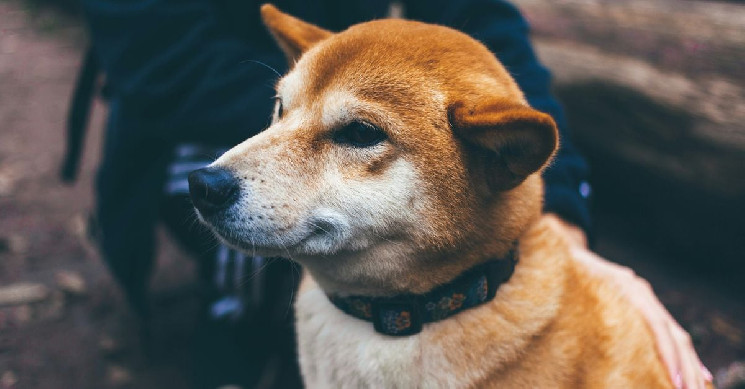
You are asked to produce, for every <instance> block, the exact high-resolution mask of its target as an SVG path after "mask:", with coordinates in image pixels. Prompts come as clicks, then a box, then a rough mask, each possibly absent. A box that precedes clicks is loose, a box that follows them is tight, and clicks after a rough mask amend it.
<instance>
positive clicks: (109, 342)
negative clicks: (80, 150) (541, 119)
mask: <svg viewBox="0 0 745 389" xmlns="http://www.w3.org/2000/svg"><path fill="white" fill-rule="evenodd" d="M514 2H515V3H516V4H517V5H518V6H519V7H520V8H521V9H522V10H523V12H524V14H525V16H526V17H527V18H528V20H529V22H530V23H531V25H532V28H533V37H534V42H535V44H536V48H537V50H538V53H539V56H540V58H541V59H542V61H543V62H544V63H545V64H546V65H548V67H549V68H550V69H551V70H552V71H553V73H554V76H555V87H556V94H557V95H558V96H559V97H560V99H561V101H562V103H563V104H564V106H565V108H566V110H567V113H568V116H569V119H570V126H571V128H572V131H573V132H574V139H575V142H576V144H577V145H578V146H579V147H580V148H581V150H582V152H583V153H584V154H585V155H586V156H587V157H588V159H589V161H590V164H591V166H592V184H593V190H594V193H593V196H594V204H593V208H594V209H593V210H594V218H595V227H596V237H595V238H596V241H595V248H596V250H597V251H598V252H599V253H600V254H601V255H603V256H604V257H606V258H609V259H611V260H614V261H616V262H619V263H621V264H624V265H627V266H630V267H632V268H633V269H634V270H635V271H636V272H637V273H639V274H640V275H642V276H643V277H645V278H647V279H648V280H649V281H650V282H651V284H652V286H653V287H654V289H655V291H656V292H657V294H658V296H659V297H660V299H661V300H662V302H663V303H664V304H665V305H666V307H667V308H668V309H669V310H670V312H671V313H672V314H673V315H674V316H675V318H676V319H677V320H678V321H679V322H680V323H681V324H682V325H683V326H684V327H685V329H686V330H688V331H689V332H690V333H691V336H692V337H693V341H694V344H695V346H696V349H697V350H698V352H699V354H700V356H701V358H702V359H703V361H704V363H705V364H706V365H707V366H708V367H709V368H710V370H712V372H713V373H714V374H715V376H717V379H718V380H719V384H720V387H726V388H743V387H745V227H743V222H742V220H745V124H744V123H745V2H742V1H730V2H718V1H704V0H699V1H695V0H690V1H687V0H623V1H618V0H562V1H557V0H515V1H514ZM86 44H87V38H86V33H85V29H84V26H83V22H82V20H81V18H80V15H79V10H78V8H77V6H76V2H75V0H56V1H55V0H46V1H42V0H33V1H32V0H27V1H22V0H0V388H3V389H4V388H125V387H133V388H176V387H188V378H189V377H190V375H189V374H188V369H189V368H190V365H189V351H190V350H191V347H192V345H191V342H192V340H191V339H192V337H191V334H192V333H193V331H194V328H193V323H192V321H191V320H189V319H190V318H193V317H194V316H195V312H196V310H197V304H198V297H197V294H198V293H197V287H196V277H195V275H194V272H195V269H194V268H193V263H192V262H191V261H189V260H187V259H186V254H185V253H183V252H180V251H179V250H178V249H177V248H176V247H175V245H174V244H172V243H171V242H170V241H169V239H168V237H167V236H166V235H165V234H161V235H162V237H161V238H162V239H161V241H162V242H163V244H161V245H160V247H159V261H158V270H157V272H156V275H155V279H154V280H153V283H152V288H153V293H154V305H155V307H156V309H155V312H156V314H155V315H154V318H153V320H154V325H153V333H152V334H151V340H150V341H149V342H147V344H146V347H144V346H143V343H142V342H141V341H140V337H139V329H138V328H137V321H136V320H135V319H134V318H133V317H132V316H131V313H129V311H128V309H127V306H126V304H125V302H124V300H123V298H122V296H121V294H120V292H119V291H118V289H117V287H116V286H115V285H114V283H113V281H112V280H111V278H110V276H109V275H108V272H107V271H106V269H105V267H104V265H103V263H102V262H101V261H100V259H99V258H98V255H97V253H96V251H95V249H94V248H93V246H92V245H91V243H89V240H88V238H87V237H86V220H87V217H88V213H89V211H90V209H91V208H92V189H91V185H92V182H93V181H92V180H93V174H94V171H95V167H96V165H97V161H98V158H99V149H100V147H99V146H100V141H101V130H102V127H103V119H104V118H105V116H106V115H105V110H106V107H105V105H104V104H103V103H100V102H97V103H96V104H95V106H94V110H93V117H92V121H91V126H90V134H89V136H88V138H87V141H86V148H85V156H84V158H83V161H84V165H83V167H82V173H81V177H80V179H79V180H78V182H77V183H76V184H75V186H65V185H63V184H61V183H60V181H59V178H58V169H59V163H60V161H61V158H62V154H63V149H64V136H65V134H64V128H65V120H66V113H67V109H68V104H69V99H70V95H71V93H72V90H73V85H74V83H75V77H76V74H77V72H78V69H79V66H80V63H81V57H82V55H83V51H84V49H85V47H86ZM185 318H188V319H185Z"/></svg>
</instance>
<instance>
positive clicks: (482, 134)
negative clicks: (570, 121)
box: [449, 99, 559, 192]
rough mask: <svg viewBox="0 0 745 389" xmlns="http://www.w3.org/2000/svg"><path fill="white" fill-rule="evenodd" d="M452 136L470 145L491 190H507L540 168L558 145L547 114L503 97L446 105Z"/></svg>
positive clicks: (553, 125) (553, 124) (554, 124)
mask: <svg viewBox="0 0 745 389" xmlns="http://www.w3.org/2000/svg"><path fill="white" fill-rule="evenodd" d="M449 113H450V122H451V124H452V126H453V131H454V132H455V134H456V135H458V136H460V137H461V138H463V139H465V140H466V143H467V144H469V145H470V146H472V147H473V149H472V150H474V152H475V155H473V158H475V161H476V164H477V165H478V166H477V168H478V169H483V172H484V174H485V176H486V177H485V179H486V183H487V185H488V186H489V189H491V190H492V191H495V192H496V191H504V190H509V189H512V188H514V187H516V186H517V185H519V184H520V183H521V182H523V180H525V178H527V177H528V176H529V175H530V174H533V173H535V172H537V171H539V170H540V169H542V168H543V167H544V166H545V165H546V164H547V163H548V162H549V160H550V159H551V157H552V156H553V154H554V153H555V152H556V150H557V149H558V146H559V141H558V139H559V133H558V130H557V128H556V123H555V122H554V120H553V119H552V118H551V116H549V115H547V114H545V113H542V112H539V111H536V110H534V109H532V108H530V107H527V106H523V105H518V104H515V103H512V102H508V101H504V100H499V99H497V100H492V101H485V102H482V103H477V104H475V105H470V106H469V105H467V104H465V103H463V102H457V103H455V104H452V105H451V106H450V111H449Z"/></svg>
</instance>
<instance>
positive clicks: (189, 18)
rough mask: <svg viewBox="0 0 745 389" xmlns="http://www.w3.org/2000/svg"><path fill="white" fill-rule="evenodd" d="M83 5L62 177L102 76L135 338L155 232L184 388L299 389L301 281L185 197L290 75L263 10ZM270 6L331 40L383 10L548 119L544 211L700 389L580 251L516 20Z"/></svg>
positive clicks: (114, 242) (113, 253) (639, 292)
mask: <svg viewBox="0 0 745 389" xmlns="http://www.w3.org/2000/svg"><path fill="white" fill-rule="evenodd" d="M82 3H83V8H84V11H85V15H86V18H87V20H88V23H89V27H90V31H91V38H92V47H93V49H92V51H91V53H90V55H89V56H88V61H87V65H88V66H86V67H85V68H84V69H83V76H82V78H81V83H80V88H79V89H78V93H77V95H76V99H75V100H76V105H75V106H74V107H73V121H72V122H71V125H72V127H74V128H77V130H74V131H72V132H71V134H72V135H71V139H72V141H71V146H72V147H70V149H69V152H70V155H68V164H67V167H66V174H67V176H68V178H69V177H71V176H74V171H71V170H74V169H75V167H76V165H77V162H76V161H77V158H78V156H77V155H76V154H79V152H80V144H79V143H80V138H81V136H80V132H81V127H82V126H84V120H82V121H81V120H80V113H81V111H85V108H84V107H83V105H84V104H82V100H85V97H86V96H87V95H88V96H89V94H88V93H87V92H89V91H90V88H91V87H92V85H93V82H92V81H91V80H93V79H94V77H93V76H92V74H95V67H96V66H97V65H98V66H100V69H101V70H102V71H103V73H104V74H105V76H106V87H105V95H106V97H107V98H108V101H109V117H108V122H107V124H106V135H105V141H104V147H103V156H102V162H101V166H100V169H99V173H98V179H97V185H96V195H97V196H96V199H97V203H96V212H95V215H96V222H97V228H98V231H99V232H100V234H99V235H98V240H99V245H100V248H101V250H102V252H103V256H104V258H105V259H106V262H107V264H108V266H109V268H110V270H111V272H112V273H113V275H114V276H115V278H116V279H117V281H118V282H119V283H120V285H121V286H122V288H123V289H124V291H125V294H126V296H127V298H128V299H129V302H130V303H131V305H132V307H133V309H134V310H135V311H136V312H137V313H138V314H139V315H140V316H141V317H142V318H143V319H144V322H145V325H147V318H148V317H149V316H150V315H151V312H150V304H149V301H148V295H147V291H148V283H149V279H150V275H151V271H152V268H153V255H154V248H155V243H156V242H155V236H154V231H155V225H156V223H157V222H158V221H159V220H162V221H164V222H165V224H166V225H167V226H168V227H169V229H170V230H171V231H172V232H173V235H174V237H175V238H176V240H177V241H179V242H180V243H181V244H182V245H184V246H185V247H187V248H188V249H190V250H191V251H192V252H193V253H194V254H195V256H196V257H197V258H198V264H199V266H198V268H199V274H200V279H201V281H202V284H203V285H204V290H205V293H204V296H205V298H204V305H203V308H202V312H201V314H200V318H199V326H198V330H197V336H196V339H195V345H196V348H195V383H196V386H197V387H205V388H212V387H217V386H220V385H225V384H240V385H244V386H249V387H250V386H253V385H257V383H258V382H261V383H262V384H266V385H268V386H275V387H293V386H294V387H297V386H300V378H299V375H298V374H299V373H298V371H297V366H296V363H297V362H296V357H295V351H294V335H293V333H292V314H291V312H292V310H291V308H290V304H291V298H292V293H293V290H294V288H295V287H296V282H297V281H298V279H299V273H298V272H299V270H298V269H297V267H296V266H295V265H294V264H292V263H290V262H289V261H285V260H274V259H265V258H259V257H250V256H247V255H246V254H244V253H239V252H235V251H233V250H231V249H229V248H228V247H226V246H224V245H221V244H219V242H217V241H216V239H215V238H214V237H212V236H211V234H209V233H208V232H207V231H206V229H205V228H203V227H202V226H201V225H199V224H198V223H196V222H195V216H194V211H193V208H192V206H191V204H190V201H189V200H188V184H187V181H186V177H187V175H188V173H189V172H190V171H192V170H195V169H198V168H201V167H203V166H205V165H207V164H208V163H210V162H211V161H212V160H213V159H214V158H216V157H217V156H219V154H220V153H221V152H223V151H225V150H227V149H228V148H229V147H231V146H232V145H235V144H237V143H239V142H241V141H243V140H245V139H246V138H249V137H251V136H253V135H254V134H256V133H258V132H260V131H261V130H263V129H264V128H265V127H267V126H268V124H269V121H270V113H271V110H272V106H273V104H274V102H273V96H274V88H273V86H274V82H275V81H276V80H277V79H278V78H279V76H280V74H283V73H285V72H286V70H287V65H286V63H285V58H284V56H283V54H282V53H281V52H280V51H279V49H278V48H277V47H276V44H275V43H274V41H273V40H272V38H271V36H270V35H269V33H268V32H267V31H266V29H265V28H264V26H263V24H262V23H261V20H260V17H259V6H260V4H261V2H254V1H228V0H214V1H209V0H178V1H177V0H147V1H145V0H130V1H122V0H83V2H82ZM275 4H276V5H277V6H278V7H279V8H280V9H282V10H283V11H286V12H289V13H291V14H293V15H295V16H297V17H299V18H301V19H303V20H307V21H309V22H312V23H314V24H317V25H319V26H323V27H324V28H327V29H329V30H332V31H333V30H337V31H340V30H343V29H345V28H347V27H348V26H350V25H352V24H355V23H359V22H363V21H367V20H371V19H375V18H382V17H386V16H387V15H388V14H389V11H390V10H391V9H397V10H404V12H405V17H407V18H409V19H414V20H420V21H424V22H428V23H435V24H442V25H447V26H450V27H453V28H456V29H459V30H461V31H463V32H465V33H467V34H469V35H471V36H473V37H475V38H476V39H478V40H480V41H481V42H483V43H484V44H485V45H486V46H487V47H489V49H490V50H491V51H492V52H494V53H495V54H496V55H497V57H498V58H499V60H500V61H501V62H502V63H503V64H504V65H505V67H506V68H507V69H508V70H509V71H510V73H511V74H512V76H513V77H514V78H515V80H516V81H517V83H518V84H519V86H520V88H521V89H522V90H523V92H524V93H525V95H526V98H527V100H528V102H529V103H530V105H531V106H532V107H534V108H536V109H538V110H541V111H544V112H547V113H549V114H550V115H551V116H553V118H554V120H555V121H556V123H557V124H558V127H559V129H560V134H561V135H560V136H561V142H560V143H561V148H560V150H559V152H558V154H557V156H556V159H555V161H554V163H553V164H552V165H551V166H550V167H549V168H548V169H547V170H546V171H545V173H544V179H545V182H546V185H545V188H546V198H545V207H544V208H545V211H546V212H547V213H548V214H550V215H552V216H549V217H557V218H559V219H560V220H561V221H562V223H563V225H564V226H565V228H566V230H567V231H569V232H570V233H571V235H572V236H573V237H574V246H575V249H576V250H577V251H578V253H579V254H578V257H580V259H581V260H582V261H583V262H585V263H586V264H587V266H588V267H590V268H592V269H594V271H597V272H598V273H600V274H603V275H605V276H606V277H607V278H608V280H609V282H614V283H616V284H618V286H619V287H620V288H624V290H625V291H626V294H627V295H628V296H629V298H630V300H631V301H632V302H634V303H635V304H636V305H637V306H638V307H639V309H641V310H642V311H643V312H644V313H645V316H646V317H647V318H648V321H649V322H650V324H651V325H652V327H653V329H654V331H655V333H656V335H657V338H658V349H659V350H660V353H661V355H662V357H663V359H664V360H665V362H666V364H667V365H668V368H669V370H670V374H671V379H672V380H673V382H674V383H675V384H676V386H677V387H690V388H696V387H699V385H700V382H701V381H702V379H703V378H704V376H705V374H706V373H705V370H701V369H700V368H699V366H700V362H699V361H698V359H697V357H696V355H695V353H693V352H692V347H691V346H690V341H689V339H687V338H686V336H687V334H685V332H683V331H682V329H680V327H679V326H678V325H677V323H675V321H674V320H673V319H672V318H671V317H670V316H669V314H667V312H666V311H665V309H664V307H662V305H661V304H660V303H659V301H658V300H657V299H656V298H655V297H654V295H653V294H652V292H651V289H650V288H649V286H648V284H646V282H645V281H643V280H640V279H639V278H637V277H636V276H635V275H634V274H633V272H631V271H630V270H628V269H625V268H622V267H620V266H617V265H613V264H610V263H609V262H606V261H604V260H602V259H600V258H599V257H597V256H594V255H593V254H592V253H590V252H589V251H587V249H586V246H587V235H588V231H590V213H589V209H588V197H589V195H590V186H589V184H588V182H587V177H588V167H587V164H586V162H585V160H584V159H583V158H582V156H581V155H580V154H579V153H578V152H577V150H576V149H575V148H574V146H573V145H572V143H571V141H570V139H569V137H568V133H567V125H566V120H565V118H564V114H563V112H562V110H561V107H560V106H559V104H558V102H557V101H556V99H555V98H554V97H553V96H552V95H551V93H550V74H549V72H548V71H547V70H546V69H545V68H544V67H543V66H542V65H541V64H540V63H539V61H538V60H537V58H536V56H535V54H534V52H533V49H532V47H531V45H530V43H529V40H528V26H527V24H526V22H525V20H524V19H523V18H522V16H521V15H520V13H519V12H518V10H517V9H516V8H515V7H514V6H513V5H511V4H509V3H508V2H506V1H502V0H461V1H446V0H434V1H424V0H410V1H403V2H396V3H392V2H390V1H384V0H375V1H365V2H362V1H339V0H324V1H318V2H306V1H297V0H278V1H275ZM392 6H393V8H392ZM76 111H77V113H76ZM76 115H77V117H78V120H77V121H76V120H74V118H75V117H76ZM75 133H77V135H76V134H75ZM76 139H77V141H76ZM76 142H77V143H76ZM267 383H269V384H267Z"/></svg>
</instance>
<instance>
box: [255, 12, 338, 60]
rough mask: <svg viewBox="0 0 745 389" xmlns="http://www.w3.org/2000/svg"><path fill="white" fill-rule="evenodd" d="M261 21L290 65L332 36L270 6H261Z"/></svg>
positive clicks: (328, 32)
mask: <svg viewBox="0 0 745 389" xmlns="http://www.w3.org/2000/svg"><path fill="white" fill-rule="evenodd" d="M261 19H262V20H263V21H264V24H265V25H266V27H267V28H268V29H269V32H271V33H272V36H274V39H275V40H276V41H277V43H278V44H279V47H280V48H282V51H284V53H285V56H287V61H289V63H290V64H292V63H294V62H295V61H297V59H298V58H300V55H302V54H303V53H304V52H306V51H307V50H308V49H310V48H311V47H312V46H313V45H315V44H316V43H318V42H320V41H322V40H324V39H326V38H328V37H330V36H331V35H333V34H332V33H331V32H330V31H327V30H324V29H322V28H320V27H318V26H314V25H312V24H310V23H307V22H304V21H302V20H300V19H298V18H296V17H293V16H290V15H288V14H286V13H284V12H282V11H280V10H278V9H277V7H275V6H273V5H272V4H264V5H262V6H261Z"/></svg>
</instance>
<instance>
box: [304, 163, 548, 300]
mask: <svg viewBox="0 0 745 389" xmlns="http://www.w3.org/2000/svg"><path fill="white" fill-rule="evenodd" d="M542 190H543V186H542V181H541V179H540V177H538V176H535V177H532V178H529V179H528V180H526V181H525V182H524V183H523V184H522V185H520V186H519V187H517V188H515V189H513V190H512V191H510V192H507V193H503V194H501V195H500V196H499V197H498V198H495V199H494V201H492V202H491V203H490V204H489V206H488V207H486V208H487V209H485V211H484V212H481V213H480V214H479V215H474V220H475V222H474V224H473V226H471V228H470V229H471V231H470V232H469V233H467V234H461V235H464V238H462V244H459V245H455V246H453V247H452V248H450V249H448V250H442V249H441V250H439V251H437V252H425V251H422V250H411V251H406V250H400V247H399V245H398V243H397V242H396V241H386V242H384V243H383V244H382V247H378V248H377V250H376V251H375V252H372V253H369V252H365V253H350V254H340V255H337V256H334V257H331V258H320V259H316V258H314V259H310V260H307V261H302V262H303V265H304V266H305V267H306V269H307V270H308V271H309V272H310V274H311V275H312V276H313V278H314V279H315V280H316V282H317V283H318V285H319V286H320V287H321V288H322V289H323V290H324V291H325V292H326V293H327V294H329V295H337V296H349V295H364V296H370V297H391V296H395V295H400V294H424V293H427V292H429V291H431V290H432V289H434V288H436V287H437V286H439V285H443V284H446V283H449V282H451V281H452V280H454V279H455V278H457V277H458V276H459V275H461V274H463V273H464V272H466V271H468V270H469V269H471V268H474V267H475V266H478V265H480V264H482V263H485V262H488V261H491V260H494V259H498V258H504V257H506V256H507V254H508V253H509V252H510V250H511V249H512V248H513V246H514V245H515V243H516V242H517V243H519V241H520V239H521V237H522V236H523V234H524V233H525V231H527V230H528V229H529V228H530V227H531V226H532V225H533V224H535V223H536V222H537V221H538V219H539V218H540V214H541V207H542ZM516 209H517V210H518V211H517V212H516V211H515V210H516ZM360 260H364V261H366V263H368V264H370V268H369V269H366V270H367V271H366V272H365V273H364V274H362V275H359V274H355V275H353V276H350V275H348V274H344V273H343V272H344V269H343V265H342V266H340V265H339V264H343V263H348V262H347V261H360ZM390 264H393V265H399V264H406V266H399V267H397V268H396V270H400V271H398V272H395V273H394V271H388V272H387V273H386V271H384V270H385V269H386V266H389V265H390ZM391 274H395V276H391Z"/></svg>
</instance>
